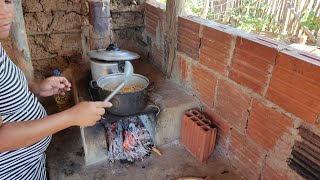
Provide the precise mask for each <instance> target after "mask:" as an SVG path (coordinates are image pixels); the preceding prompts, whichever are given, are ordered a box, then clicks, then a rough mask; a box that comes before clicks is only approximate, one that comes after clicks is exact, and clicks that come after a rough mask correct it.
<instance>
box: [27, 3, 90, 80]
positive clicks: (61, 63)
mask: <svg viewBox="0 0 320 180" xmlns="http://www.w3.org/2000/svg"><path fill="white" fill-rule="evenodd" d="M22 5H23V11H24V19H25V23H26V32H27V37H28V42H29V48H30V51H31V56H32V61H33V66H34V71H35V76H36V78H40V77H43V76H44V77H47V76H50V75H52V69H54V68H58V69H59V70H60V71H63V70H64V69H65V68H66V67H67V66H68V65H69V64H70V63H71V62H76V61H78V60H79V59H80V58H81V26H82V24H83V22H84V21H85V20H86V18H87V14H88V8H87V4H86V1H85V0H67V1H65V0H57V1H50V0H23V1H22Z"/></svg>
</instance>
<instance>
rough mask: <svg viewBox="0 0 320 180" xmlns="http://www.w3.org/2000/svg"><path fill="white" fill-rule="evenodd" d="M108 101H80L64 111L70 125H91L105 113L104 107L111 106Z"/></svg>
mask: <svg viewBox="0 0 320 180" xmlns="http://www.w3.org/2000/svg"><path fill="white" fill-rule="evenodd" d="M111 106H112V104H111V103H110V102H103V101H97V102H80V103H79V104H77V105H75V106H73V107H72V108H70V109H68V110H66V111H64V112H66V113H68V116H69V117H70V120H71V121H72V125H76V126H93V125H95V124H96V123H97V121H99V120H100V119H101V117H102V115H103V114H104V113H105V108H109V107H111Z"/></svg>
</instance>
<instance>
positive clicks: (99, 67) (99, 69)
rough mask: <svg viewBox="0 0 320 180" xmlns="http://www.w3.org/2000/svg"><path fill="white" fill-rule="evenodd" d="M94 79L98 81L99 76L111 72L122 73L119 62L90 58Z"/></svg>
mask: <svg viewBox="0 0 320 180" xmlns="http://www.w3.org/2000/svg"><path fill="white" fill-rule="evenodd" d="M90 66H91V75H92V79H93V80H95V81H97V80H98V79H99V78H101V77H104V76H106V75H109V74H114V73H120V72H121V71H120V63H119V62H106V61H100V60H95V59H90Z"/></svg>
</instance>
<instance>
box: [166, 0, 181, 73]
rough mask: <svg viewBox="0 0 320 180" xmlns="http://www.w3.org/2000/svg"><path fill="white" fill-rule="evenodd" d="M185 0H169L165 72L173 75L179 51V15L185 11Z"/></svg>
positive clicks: (167, 6)
mask: <svg viewBox="0 0 320 180" xmlns="http://www.w3.org/2000/svg"><path fill="white" fill-rule="evenodd" d="M184 4H185V0H181V1H176V0H167V5H166V26H165V47H164V51H165V74H166V76H167V77H168V78H170V77H171V74H172V69H173V64H174V60H175V59H176V51H177V32H178V16H179V15H181V14H182V13H183V10H184Z"/></svg>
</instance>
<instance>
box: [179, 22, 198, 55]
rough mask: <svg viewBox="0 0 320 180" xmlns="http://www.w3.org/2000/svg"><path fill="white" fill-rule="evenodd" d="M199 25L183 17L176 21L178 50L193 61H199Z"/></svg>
mask: <svg viewBox="0 0 320 180" xmlns="http://www.w3.org/2000/svg"><path fill="white" fill-rule="evenodd" d="M199 30H200V24H199V23H196V22H194V21H191V20H189V19H187V18H184V17H179V19H178V50H179V51H181V52H183V53H185V54H187V55H188V56H190V57H191V58H193V59H194V60H198V59H199V46H200V37H199Z"/></svg>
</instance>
